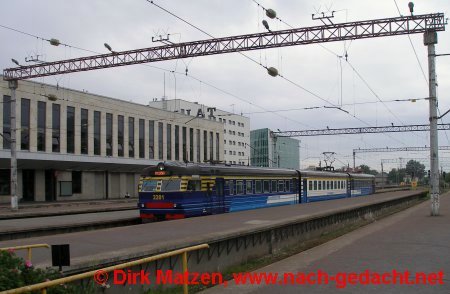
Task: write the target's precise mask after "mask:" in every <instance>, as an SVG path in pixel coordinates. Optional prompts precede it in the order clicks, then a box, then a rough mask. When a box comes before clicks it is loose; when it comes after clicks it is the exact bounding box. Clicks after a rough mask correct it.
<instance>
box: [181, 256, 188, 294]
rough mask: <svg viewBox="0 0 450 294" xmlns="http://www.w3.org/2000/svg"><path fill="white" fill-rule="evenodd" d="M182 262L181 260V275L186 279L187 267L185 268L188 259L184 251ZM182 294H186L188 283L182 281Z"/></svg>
mask: <svg viewBox="0 0 450 294" xmlns="http://www.w3.org/2000/svg"><path fill="white" fill-rule="evenodd" d="M182 260H183V275H185V277H186V276H187V275H188V267H187V263H188V259H187V252H186V251H185V252H183V253H182ZM183 294H188V281H184V283H183Z"/></svg>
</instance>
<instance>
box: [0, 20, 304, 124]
mask: <svg viewBox="0 0 450 294" xmlns="http://www.w3.org/2000/svg"><path fill="white" fill-rule="evenodd" d="M0 27H3V28H6V29H8V30H11V31H14V32H17V33H20V34H24V35H27V36H30V37H33V38H38V39H41V40H44V41H49V39H47V38H44V37H40V36H37V35H34V34H30V33H27V32H24V31H21V30H18V29H15V28H11V27H8V26H5V25H1V24H0ZM61 44H62V43H61ZM64 46H67V47H71V48H74V49H78V50H82V51H86V52H90V53H94V54H101V53H100V52H97V51H93V50H89V49H83V48H80V47H77V46H72V45H69V44H64ZM141 66H146V67H150V68H154V69H157V70H161V71H164V72H167V73H173V74H177V75H181V76H187V77H189V78H191V79H193V80H196V81H197V82H199V83H200V84H204V85H206V86H208V87H210V88H213V89H215V90H217V91H219V92H222V93H223V94H226V95H228V96H231V97H233V98H236V99H238V100H241V101H243V102H246V103H248V104H250V105H252V106H254V107H258V108H260V109H263V110H267V109H265V108H263V107H260V106H258V105H257V104H255V103H253V102H251V101H249V100H247V99H245V98H242V97H240V96H238V95H236V94H233V93H231V92H230V91H227V90H224V89H222V88H219V87H218V86H216V85H213V84H212V83H209V82H206V81H204V80H202V79H200V78H197V77H195V76H193V75H192V74H190V73H186V72H178V71H174V70H170V69H165V68H162V67H158V66H153V65H148V64H141ZM286 119H289V118H286ZM291 121H293V122H295V123H299V124H301V125H303V126H306V127H310V126H309V125H306V124H302V123H300V122H297V121H295V120H291Z"/></svg>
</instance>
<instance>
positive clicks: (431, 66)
mask: <svg viewBox="0 0 450 294" xmlns="http://www.w3.org/2000/svg"><path fill="white" fill-rule="evenodd" d="M423 43H424V45H425V46H428V77H429V81H428V86H429V96H430V97H429V101H430V173H431V178H430V192H431V215H432V216H437V215H439V154H438V132H437V120H438V117H437V97H436V63H435V61H436V51H435V44H437V33H436V31H427V32H425V33H424V35H423Z"/></svg>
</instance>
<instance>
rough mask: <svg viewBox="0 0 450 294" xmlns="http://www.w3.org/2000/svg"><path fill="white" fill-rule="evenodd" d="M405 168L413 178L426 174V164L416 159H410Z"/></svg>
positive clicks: (420, 177)
mask: <svg viewBox="0 0 450 294" xmlns="http://www.w3.org/2000/svg"><path fill="white" fill-rule="evenodd" d="M405 170H406V174H408V175H410V176H411V177H412V178H414V177H417V178H419V179H422V178H423V176H424V175H425V165H423V164H421V163H420V162H418V161H415V160H410V161H408V163H407V164H406V169H405Z"/></svg>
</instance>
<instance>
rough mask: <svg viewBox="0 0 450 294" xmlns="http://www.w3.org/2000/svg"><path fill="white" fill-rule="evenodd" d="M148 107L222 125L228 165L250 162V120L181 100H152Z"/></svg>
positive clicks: (224, 154) (224, 149) (224, 152)
mask: <svg viewBox="0 0 450 294" xmlns="http://www.w3.org/2000/svg"><path fill="white" fill-rule="evenodd" d="M149 105H150V106H152V107H155V108H159V109H163V110H167V111H171V112H175V113H181V114H187V115H190V116H192V117H198V116H204V117H205V118H206V119H209V120H212V121H216V122H219V123H222V124H223V156H224V161H225V162H226V163H229V164H240V165H247V164H248V162H249V160H250V147H249V145H250V118H248V117H245V116H243V115H238V114H234V113H231V112H228V111H224V110H220V109H217V108H216V107H214V106H206V105H203V104H198V103H197V102H190V101H186V100H182V99H171V100H167V99H164V98H162V99H158V100H157V99H154V101H151V102H150V103H149Z"/></svg>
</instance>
